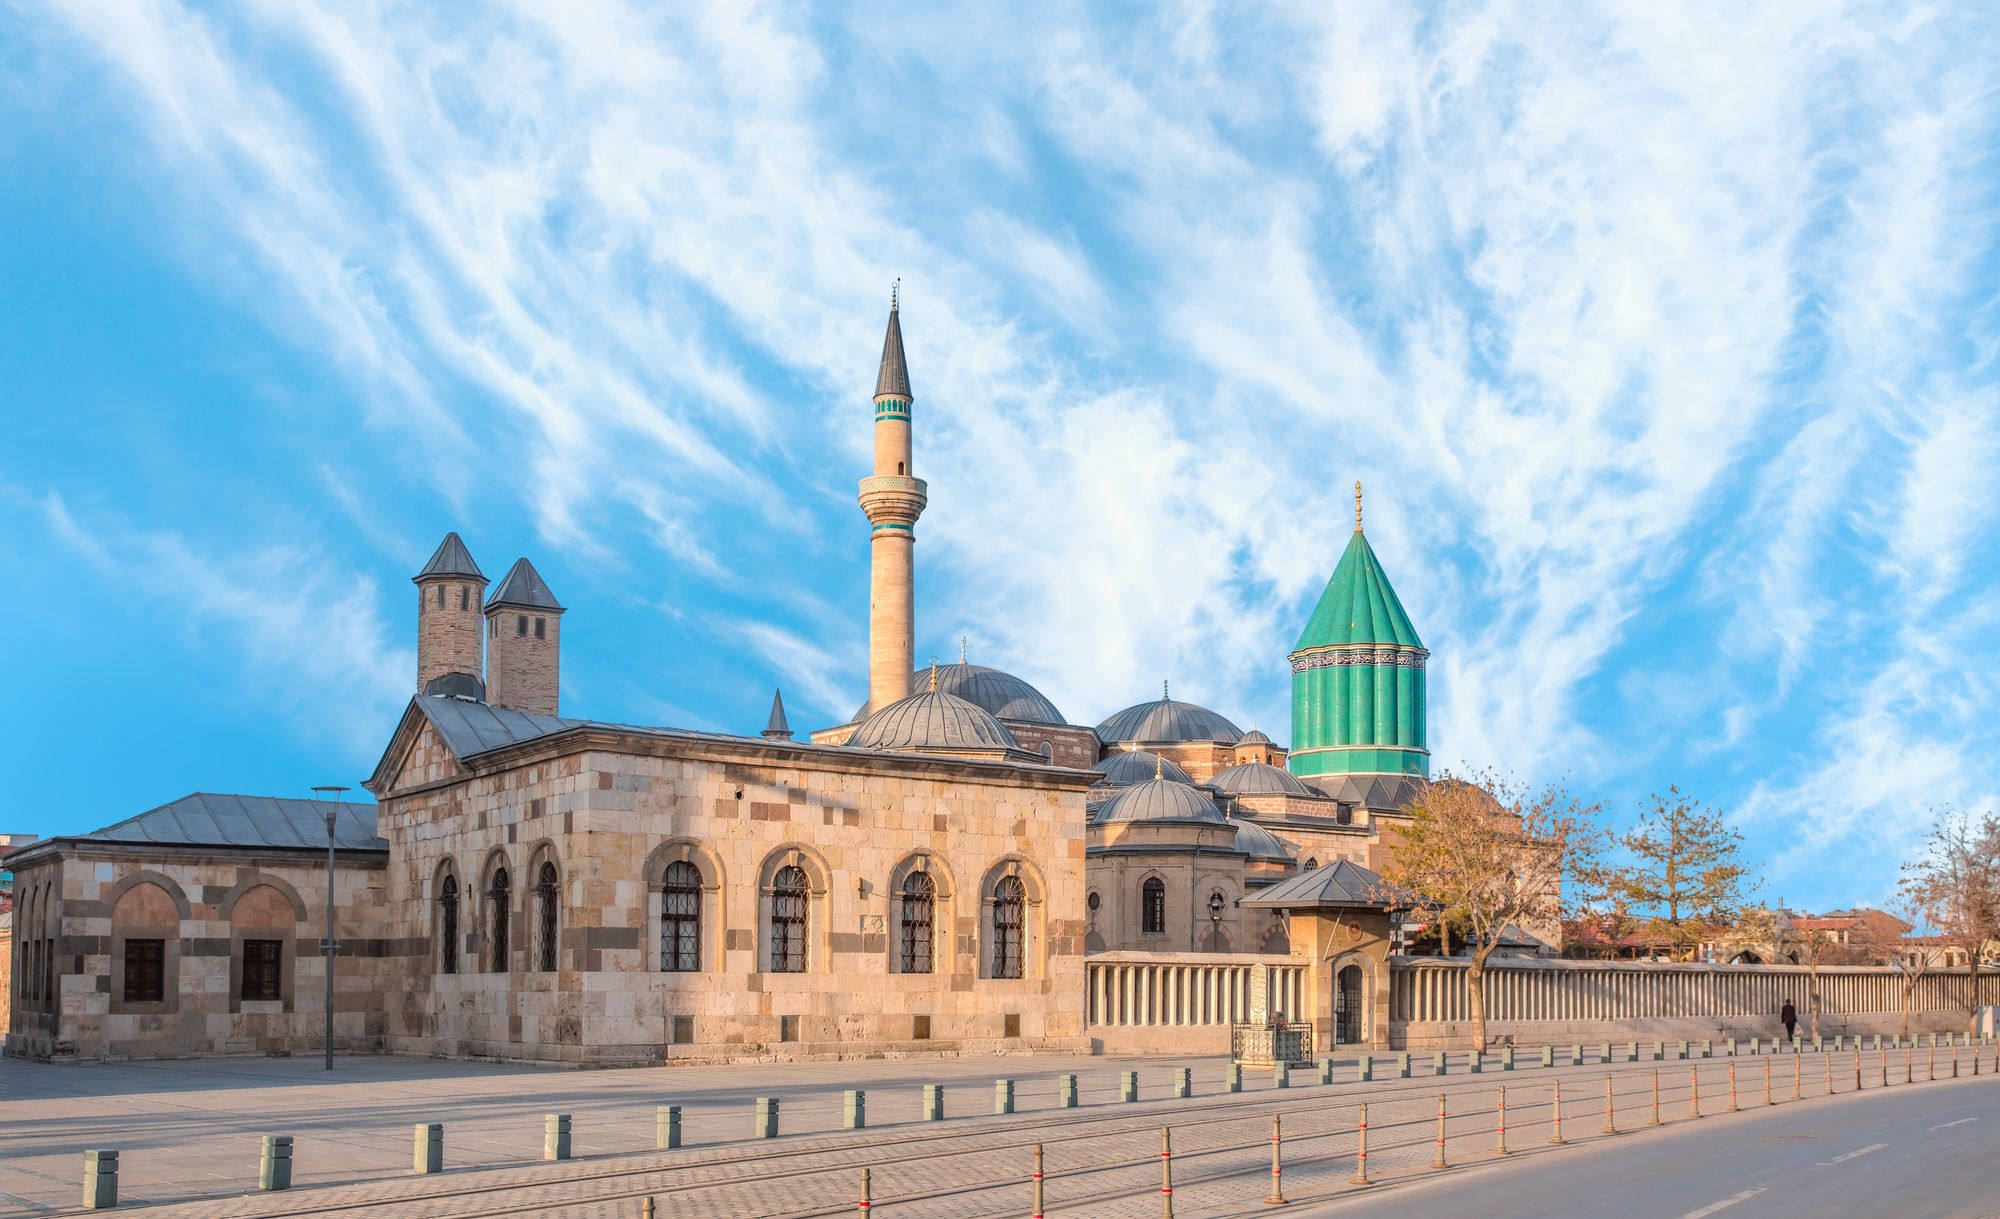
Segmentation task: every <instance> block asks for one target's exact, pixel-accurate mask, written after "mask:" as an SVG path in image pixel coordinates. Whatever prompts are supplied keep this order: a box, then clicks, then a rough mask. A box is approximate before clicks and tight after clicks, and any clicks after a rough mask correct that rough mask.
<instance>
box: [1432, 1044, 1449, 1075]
mask: <svg viewBox="0 0 2000 1219" xmlns="http://www.w3.org/2000/svg"><path fill="white" fill-rule="evenodd" d="M1445 1063H1446V1059H1445V1055H1444V1051H1443V1050H1439V1051H1438V1052H1437V1053H1435V1054H1433V1055H1431V1074H1432V1075H1443V1074H1444V1072H1445Z"/></svg>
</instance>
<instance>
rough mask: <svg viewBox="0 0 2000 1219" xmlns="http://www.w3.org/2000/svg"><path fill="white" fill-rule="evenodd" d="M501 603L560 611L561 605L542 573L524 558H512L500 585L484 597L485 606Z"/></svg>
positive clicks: (489, 607) (496, 606)
mask: <svg viewBox="0 0 2000 1219" xmlns="http://www.w3.org/2000/svg"><path fill="white" fill-rule="evenodd" d="M502 605H512V606H516V607H519V608H522V609H539V610H555V611H556V612H558V613H560V612H562V605H561V604H560V603H558V602H557V601H556V595H555V594H554V593H552V592H550V591H549V586H548V584H547V583H546V582H545V581H544V580H543V579H542V573H540V572H538V571H536V570H535V565H534V564H533V563H530V562H528V561H527V560H526V559H516V560H514V566H512V567H510V568H508V569H507V578H506V579H504V580H502V581H500V587H498V588H496V589H494V590H493V595H492V596H491V597H488V598H487V599H486V608H487V609H489V610H490V609H495V608H498V607H499V606H502Z"/></svg>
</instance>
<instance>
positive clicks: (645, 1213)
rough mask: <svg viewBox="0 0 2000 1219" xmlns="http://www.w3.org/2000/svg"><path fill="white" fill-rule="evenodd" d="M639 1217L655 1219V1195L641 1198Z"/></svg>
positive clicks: (640, 1218) (641, 1218)
mask: <svg viewBox="0 0 2000 1219" xmlns="http://www.w3.org/2000/svg"><path fill="white" fill-rule="evenodd" d="M639 1219H653V1195H651V1194H647V1195H646V1196H645V1197H643V1198H641V1199H639Z"/></svg>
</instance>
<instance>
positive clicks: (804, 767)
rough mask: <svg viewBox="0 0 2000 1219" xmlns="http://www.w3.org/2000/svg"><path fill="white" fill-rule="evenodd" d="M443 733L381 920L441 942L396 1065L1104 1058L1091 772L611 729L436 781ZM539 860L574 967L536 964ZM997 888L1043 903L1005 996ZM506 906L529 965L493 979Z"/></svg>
mask: <svg viewBox="0 0 2000 1219" xmlns="http://www.w3.org/2000/svg"><path fill="white" fill-rule="evenodd" d="M431 731H432V730H431V729H429V728H428V727H426V728H425V729H424V730H423V732H422V733H421V734H420V735H419V738H418V740H417V741H416V742H415V744H414V748H413V749H412V751H411V753H410V755H409V758H408V760H407V761H406V763H405V766H404V769H403V772H402V777H399V778H398V780H396V787H395V789H394V790H390V791H385V792H382V793H378V794H379V795H380V796H381V797H382V800H381V805H380V811H379V814H378V829H379V832H380V833H381V834H382V835H383V836H384V837H386V838H387V839H388V840H389V841H390V843H391V858H392V860H393V861H394V863H393V865H392V867H391V870H390V873H389V876H388V879H387V889H386V894H385V898H386V907H387V915H388V918H389V920H390V922H391V924H392V925H394V926H397V927H402V928H409V929H411V930H410V934H413V935H422V936H424V937H426V938H425V941H424V948H425V952H426V955H425V956H424V957H423V959H422V964H421V967H419V968H416V969H414V970H413V971H412V973H411V976H409V977H408V978H406V979H404V980H403V982H402V984H401V985H399V986H398V987H397V988H395V990H394V991H393V992H392V993H391V994H390V995H389V996H388V997H387V1000H386V1002H387V1004H388V1010H387V1012H386V1014H385V1020H386V1031H387V1039H388V1044H389V1046H390V1048H391V1049H393V1050H396V1051H399V1052H406V1053H423V1054H444V1055H452V1056H473V1057H487V1058H502V1059H532V1060H542V1061H555V1062H568V1063H579V1064H584V1063H587V1064H602V1065H608V1064H619V1063H657V1062H661V1061H676V1062H677V1061H720V1060H732V1059H778V1058H821V1057H837V1056H875V1055H890V1054H921V1053H931V1054H935V1053H1008V1052H1025V1051H1033V1050H1044V1049H1046V1050H1062V1051H1075V1050H1078V1049H1081V1048H1083V1047H1084V1046H1085V1045H1086V1044H1087V1043H1086V1042H1085V1041H1084V1018H1083V992H1084V986H1083V965H1082V953H1083V949H1082V941H1083V923H1082V919H1081V917H1080V915H1081V912H1082V910H1083V819H1084V818H1083V789H1084V787H1085V786H1086V785H1087V784H1088V782H1089V780H1090V778H1091V776H1090V775H1089V774H1088V773H1087V772H1085V773H1073V772H1063V771H1058V770H1053V769H1043V768H1037V767H1020V766H1012V765H997V764H986V763H978V762H968V761H961V760H956V759H919V758H912V757H907V756H900V757H896V756H888V755H881V754H869V753H859V752H857V753H844V752H834V751H830V750H825V749H817V748H813V747H809V746H796V745H792V744H789V743H766V742H749V741H742V740H735V739H729V738H703V737H698V736H695V735H693V734H685V735H684V734H674V735H664V734H662V735H650V734H638V733H635V734H618V733H611V732H606V733H601V734H578V735H574V736H568V737H565V738H562V739H558V740H547V741H542V742H538V743H530V744H529V745H525V746H523V747H520V748H519V749H515V750H511V751H508V753H507V755H506V756H505V757H495V758H492V759H491V760H489V759H488V758H482V759H481V760H480V765H479V766H478V767H477V768H475V769H474V770H473V771H472V772H471V773H468V774H461V775H460V776H459V777H456V778H445V779H442V780H438V779H435V778H433V777H432V776H434V775H435V774H436V772H437V769H438V768H437V766H436V762H435V749H434V747H433V746H432V745H431V744H429V743H427V741H426V740H425V738H426V737H428V736H429V735H430V734H431ZM489 757H490V755H489ZM406 780H407V781H406ZM676 862H685V863H688V864H691V865H693V867H694V868H696V869H697V871H698V873H699V877H700V885H701V893H700V897H699V911H700V914H699V930H698V939H699V959H698V962H697V967H696V968H695V969H694V970H692V971H687V972H682V971H673V970H665V969H663V968H662V965H663V960H662V958H663V951H662V935H663V930H664V928H663V914H662V902H663V893H662V886H663V879H664V877H665V874H666V871H667V869H668V867H669V866H670V865H672V864H674V863H676ZM544 863H547V864H549V865H550V866H551V868H552V872H553V875H554V876H555V878H556V887H557V892H558V901H557V916H556V938H555V961H554V963H555V965H556V968H555V969H554V970H544V969H542V968H541V967H540V966H541V965H542V964H543V961H544V949H543V946H542V941H543V938H544V937H543V932H542V927H543V921H542V910H541V899H540V897H539V895H538V892H537V887H538V881H539V878H540V877H541V875H542V866H543V864H544ZM786 867H797V868H799V869H800V870H801V871H803V872H804V873H805V875H806V877H807V881H808V888H809V893H808V897H807V900H806V911H807V915H806V927H805V930H804V933H803V941H804V957H805V969H804V971H803V972H796V973H794V972H779V971H775V970H774V969H772V968H771V963H772V947H773V945H772V935H773V919H772V916H773V912H774V902H775V901H776V900H777V894H776V893H775V886H776V881H777V876H778V873H779V872H780V870H781V869H783V868H786ZM502 870H504V871H505V872H506V874H507V876H508V885H507V890H506V900H505V902H504V903H502V902H500V901H497V900H496V898H495V897H494V895H493V894H494V890H493V878H494V876H495V874H496V873H498V872H500V871H502ZM918 870H921V871H923V872H924V873H926V874H927V875H928V876H929V877H930V879H931V881H932V883H933V885H934V888H935V892H936V897H935V904H934V911H933V919H934V923H933V925H934V934H933V936H932V938H931V940H930V943H931V944H932V948H933V953H934V956H935V968H934V971H933V972H930V973H905V972H902V969H901V936H900V933H901V930H902V926H901V921H900V917H899V916H900V912H901V902H900V898H899V897H898V894H900V892H901V889H902V886H903V883H904V880H905V878H906V877H907V876H908V875H909V874H910V873H911V872H912V871H918ZM447 875H449V876H451V877H453V878H454V879H455V881H456V884H457V888H458V892H459V893H460V894H461V897H460V899H459V904H458V907H457V919H458V924H459V940H460V942H459V953H458V957H459V961H458V972H456V973H451V974H447V973H444V972H443V970H442V960H441V959H440V957H439V955H438V944H437V936H438V934H439V929H440V926H439V925H440V922H441V918H442V916H441V911H440V906H439V903H438V898H439V895H440V893H441V891H442V888H443V881H444V878H445V877H446V876H447ZM1003 880H1011V881H1015V882H1018V883H1019V884H1020V885H1021V886H1022V887H1023V889H1024V891H1025V895H1026V902H1025V912H1024V913H1025V928H1024V931H1025V936H1024V938H1025V943H1024V946H1023V947H1024V952H1023V954H1022V956H1023V964H1024V969H1023V974H1024V976H1022V977H1020V978H1002V977H995V976H993V975H994V972H995V971H994V968H993V964H994V963H993V954H994V947H995V937H996V932H995V929H994V927H993V925H992V919H993V912H994V909H995V907H994V904H993V898H994V895H995V893H996V892H998V891H999V886H1000V885H1001V883H1002V881H1003ZM502 909H504V911H505V918H506V919H507V930H508V940H509V945H508V953H507V957H506V960H505V961H504V962H501V963H496V962H494V961H493V959H492V957H493V953H492V949H493V944H494V940H495V931H494V927H495V924H494V920H495V917H496V914H497V912H499V911H500V910H502Z"/></svg>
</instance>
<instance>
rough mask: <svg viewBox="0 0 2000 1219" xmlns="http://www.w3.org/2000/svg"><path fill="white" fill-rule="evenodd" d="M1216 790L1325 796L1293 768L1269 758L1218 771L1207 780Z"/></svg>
mask: <svg viewBox="0 0 2000 1219" xmlns="http://www.w3.org/2000/svg"><path fill="white" fill-rule="evenodd" d="M1208 783H1209V786H1210V787H1213V788H1215V789H1216V790H1217V791H1224V792H1228V793H1229V794H1230V795H1232V796H1305V797H1308V798H1312V797H1318V798H1320V799H1325V797H1324V796H1321V795H1320V793H1319V792H1316V791H1314V790H1313V789H1312V788H1310V787H1307V786H1306V785H1305V784H1303V783H1301V782H1299V780H1298V779H1297V777H1296V776H1294V775H1293V774H1292V773H1291V772H1290V771H1288V770H1283V769H1280V768H1279V767H1276V766H1272V765H1271V764H1270V763H1268V762H1245V763H1243V764H1242V765H1241V766H1232V767H1230V768H1229V769H1228V770H1223V771H1217V772H1216V774H1215V777H1214V778H1212V779H1210V780H1209V781H1208Z"/></svg>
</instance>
